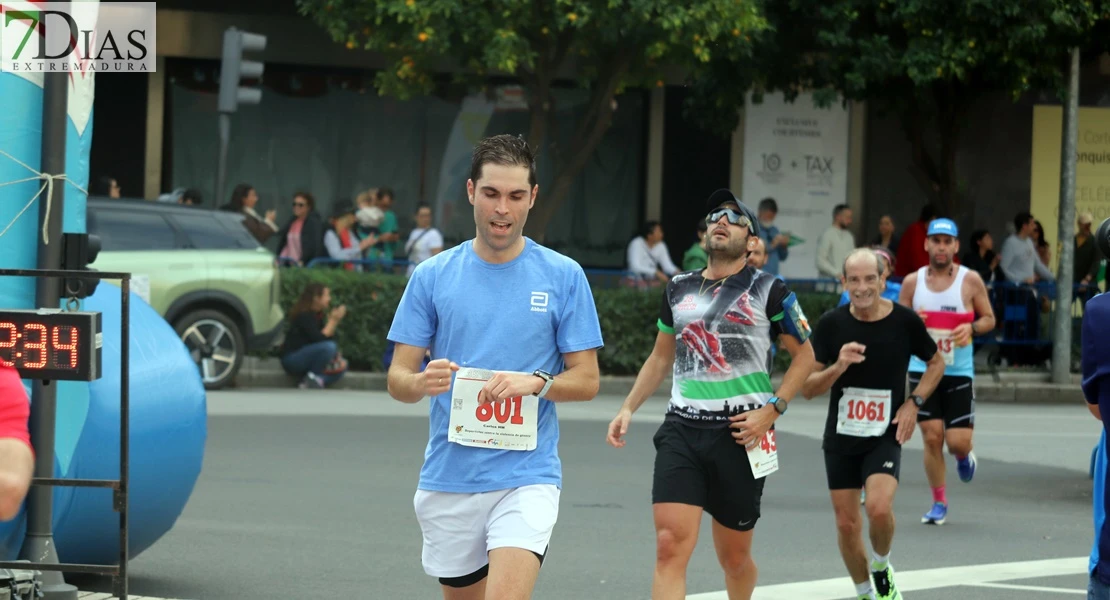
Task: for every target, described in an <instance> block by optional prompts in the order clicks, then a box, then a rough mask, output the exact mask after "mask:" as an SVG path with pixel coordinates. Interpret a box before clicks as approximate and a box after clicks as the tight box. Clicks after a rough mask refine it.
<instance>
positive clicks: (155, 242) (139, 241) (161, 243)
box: [88, 209, 177, 252]
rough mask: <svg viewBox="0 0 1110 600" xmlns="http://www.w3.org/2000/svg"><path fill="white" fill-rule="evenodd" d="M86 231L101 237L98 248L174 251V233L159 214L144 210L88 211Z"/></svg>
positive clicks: (107, 249) (110, 250)
mask: <svg viewBox="0 0 1110 600" xmlns="http://www.w3.org/2000/svg"><path fill="white" fill-rule="evenodd" d="M88 230H89V233H90V234H93V235H97V236H100V249H101V250H104V251H108V252H112V251H119V250H173V249H174V248H175V247H176V245H177V244H176V240H177V234H176V233H175V232H174V230H173V227H171V226H170V224H169V223H168V222H166V220H165V219H164V218H162V215H159V214H155V213H149V212H145V211H125V210H110V209H100V210H96V211H93V210H89V211H88Z"/></svg>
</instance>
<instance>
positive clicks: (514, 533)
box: [413, 484, 560, 577]
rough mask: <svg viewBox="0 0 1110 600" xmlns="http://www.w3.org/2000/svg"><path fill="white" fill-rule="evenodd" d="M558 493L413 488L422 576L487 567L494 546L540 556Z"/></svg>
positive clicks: (547, 489) (546, 489) (547, 488)
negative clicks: (421, 538) (421, 545)
mask: <svg viewBox="0 0 1110 600" xmlns="http://www.w3.org/2000/svg"><path fill="white" fill-rule="evenodd" d="M559 492H560V490H559V488H557V487H555V486H554V485H550V484H543V485H527V486H524V487H519V488H513V489H508V490H498V491H495V492H482V493H478V494H456V493H450V492H429V491H426V490H417V491H416V496H415V497H414V498H413V507H414V508H415V509H416V519H417V521H419V522H420V530H421V531H422V532H423V534H424V550H423V552H422V553H421V562H422V563H423V565H424V572H425V573H427V574H428V575H431V576H432V577H462V576H463V575H469V574H471V573H473V572H475V571H477V570H478V569H481V568H482V567H484V566H486V565H487V564H489V556H488V554H489V551H490V550H493V549H495V548H523V549H525V550H530V551H532V552H535V553H536V554H545V553H546V551H547V546H548V543H549V542H550V541H551V532H552V530H554V528H555V521H556V520H558V518H559Z"/></svg>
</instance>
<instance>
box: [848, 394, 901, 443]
mask: <svg viewBox="0 0 1110 600" xmlns="http://www.w3.org/2000/svg"><path fill="white" fill-rule="evenodd" d="M839 409H840V410H839V414H838V415H837V417H836V432H837V433H839V434H840V435H850V436H853V437H878V436H880V435H883V434H884V433H886V429H887V427H888V426H889V425H890V390H869V389H866V388H854V387H849V388H844V394H843V395H842V396H840V406H839Z"/></svg>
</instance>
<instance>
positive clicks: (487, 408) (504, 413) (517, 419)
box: [474, 396, 524, 425]
mask: <svg viewBox="0 0 1110 600" xmlns="http://www.w3.org/2000/svg"><path fill="white" fill-rule="evenodd" d="M522 400H523V397H522V396H513V397H512V398H508V399H506V400H505V401H504V402H497V403H496V406H495V405H494V404H481V405H479V406H478V408H477V410H475V411H474V416H475V417H477V419H478V420H479V421H481V422H483V423H485V422H486V421H489V420H490V419H493V418H496V419H497V422H498V423H505V422H506V421H511V422H512V424H513V425H523V424H524V417H522V416H521V415H520V403H521V402H522Z"/></svg>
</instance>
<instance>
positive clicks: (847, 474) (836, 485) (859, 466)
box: [825, 437, 902, 490]
mask: <svg viewBox="0 0 1110 600" xmlns="http://www.w3.org/2000/svg"><path fill="white" fill-rule="evenodd" d="M901 468H902V446H900V445H899V444H898V442H897V441H896V440H892V439H890V438H887V437H884V438H882V439H881V440H879V443H877V444H875V447H874V448H872V449H871V450H869V451H868V452H864V453H863V454H841V453H839V452H836V451H835V450H825V476H826V478H827V479H828V481H829V489H830V490H858V489H862V488H863V484H864V482H866V481H867V478H868V477H870V476H872V475H875V474H876V473H883V474H886V475H893V476H894V479H895V481H897V480H898V475H899V473H900V471H901Z"/></svg>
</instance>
